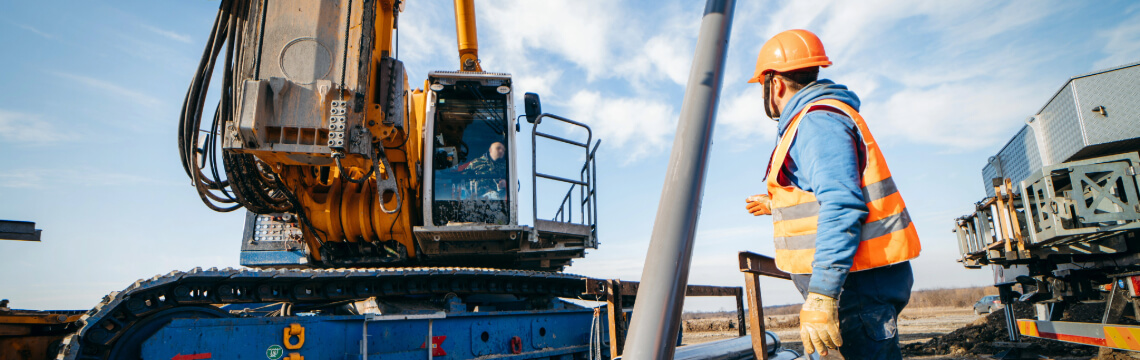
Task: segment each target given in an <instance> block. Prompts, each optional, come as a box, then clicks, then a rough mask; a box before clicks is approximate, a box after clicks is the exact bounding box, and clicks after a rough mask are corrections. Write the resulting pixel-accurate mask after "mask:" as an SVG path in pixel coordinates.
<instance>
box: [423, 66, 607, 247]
mask: <svg viewBox="0 0 1140 360" xmlns="http://www.w3.org/2000/svg"><path fill="white" fill-rule="evenodd" d="M427 81H428V90H429V91H428V92H427V98H426V99H425V111H424V116H425V117H424V122H423V123H424V133H423V136H424V138H423V146H424V155H425V156H424V157H423V158H424V164H423V182H424V184H425V185H426V186H424V195H423V204H422V209H423V213H422V214H423V215H422V216H423V226H416V227H415V228H414V229H413V233H414V234H415V237H416V245H417V249H416V251H417V252H418V253H419V254H420V255H423V258H421V261H424V262H425V263H428V264H435V263H438V264H448V265H450V266H455V265H467V266H502V265H501V264H513V265H511V267H512V268H522V269H535V270H559V269H562V268H563V267H565V266H566V265H569V264H570V261H571V260H572V259H576V258H581V257H582V256H584V255H585V250H586V249H587V248H596V247H597V241H596V232H595V231H596V227H595V221H594V220H595V218H594V217H593V215H592V214H594V213H596V209H594V206H595V205H596V202H594V201H593V199H594V193H595V192H594V191H593V184H594V181H593V177H592V176H590V174H592V171H593V169H594V166H593V153H592V152H588V153H587V154H586V161H585V163H584V164H583V166H582V167H581V168H582V169H583V170H584V171H585V169H589V171H587V172H585V173H582V174H577V175H579V176H577V178H578V179H577V180H567V179H563V178H561V177H550V176H547V175H544V174H539V176H546V177H547V178H554V179H559V180H566V181H570V182H571V183H569V184H561V185H556V186H557V187H555V188H556V189H561V190H557V191H560V193H566V191H569V193H566V194H568V195H567V196H570V195H569V194H570V193H574V194H579V193H581V194H586V195H585V196H584V197H580V198H576V199H575V201H569V200H567V201H564V202H563V204H561V205H560V207H559V208H558V211H557V212H558V213H559V214H563V216H562V217H561V218H560V219H551V220H540V219H538V218H537V217H536V218H535V219H534V221H535V224H536V226H535V227H531V226H526V225H519V215H518V210H519V206H518V198H519V196H518V195H519V181H518V179H519V176H518V173H519V171H518V167H519V164H518V162H517V161H516V157H515V154H516V149H517V148H518V146H517V142H516V141H515V133H516V132H517V131H519V127H518V124H517V123H516V121H518V118H517V117H516V116H515V111H514V99H513V94H512V90H513V89H512V87H511V85H512V83H511V77H510V75H509V74H500V73H487V72H456V71H437V72H432V73H430V74H428V80H427ZM532 97H533V101H535V102H536V103H535V104H533V105H534V106H528V117H535V116H538V115H537V112H538V111H537V110H535V111H529V110H530V109H537V96H531V95H528V97H527V99H531V98H532ZM528 101H529V100H528ZM529 112H535V114H530V113H529ZM546 115H548V116H551V117H552V118H554V119H562V118H560V117H557V116H553V115H549V114H546ZM579 125H580V126H585V125H584V124H579ZM535 126H536V127H535V128H534V129H537V126H538V124H537V123H536V124H535ZM556 129H557V128H556ZM585 133H587V134H588V133H589V130H588V127H586V131H585ZM535 134H538V135H540V136H548V135H547V134H543V133H538V132H536V131H534V132H533V134H532V136H531V138H532V149H533V140H534V139H535V136H534V135H535ZM551 138H552V139H560V141H564V142H569V143H573V144H580V145H582V146H585V145H584V144H590V143H591V141H590V139H589V138H588V137H587V138H586V139H584V141H582V140H580V141H571V140H569V139H567V138H562V137H551ZM593 145H594V149H595V150H596V145H597V144H596V143H595V144H593ZM532 157H533V154H532ZM533 165H534V164H533V163H532V167H533ZM532 173H536V174H538V173H537V172H534V171H533V169H532ZM535 181H536V180H535V179H532V181H531V184H532V185H533V184H535ZM567 186H568V187H567ZM536 188H537V187H536ZM532 191H533V189H532ZM535 198H537V197H535ZM567 199H568V198H567ZM574 204H576V206H573V205H574ZM533 206H534V209H536V212H537V208H538V203H537V202H535V203H534V204H533ZM571 212H575V213H579V214H589V216H579V217H578V218H577V219H567V218H565V217H566V216H565V215H568V214H569V213H571Z"/></svg>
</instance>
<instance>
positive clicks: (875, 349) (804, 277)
mask: <svg viewBox="0 0 1140 360" xmlns="http://www.w3.org/2000/svg"><path fill="white" fill-rule="evenodd" d="M792 281H793V282H795V284H796V289H799V291H800V293H801V294H803V296H804V298H807V294H808V284H809V283H810V281H811V275H810V274H793V275H792ZM912 285H914V274H913V273H912V272H911V268H910V262H909V261H906V262H901V263H898V264H894V265H891V266H884V267H880V268H874V269H870V270H864V271H859V272H853V273H850V274H847V281H846V282H844V283H843V290H842V291H840V293H839V333H840V336H842V337H843V346H840V347H839V353H841V354H843V357H844V358H845V359H847V360H861V359H902V352H901V351H900V350H899V334H898V315H899V312H901V311H902V309H903V308H904V307H906V304H907V302H909V301H910V288H911V286H912ZM803 341H808V340H807V339H803Z"/></svg>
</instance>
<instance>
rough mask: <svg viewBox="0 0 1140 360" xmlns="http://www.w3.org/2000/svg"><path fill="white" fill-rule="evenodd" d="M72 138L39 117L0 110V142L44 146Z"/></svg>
mask: <svg viewBox="0 0 1140 360" xmlns="http://www.w3.org/2000/svg"><path fill="white" fill-rule="evenodd" d="M74 137H75V135H74V134H72V133H70V132H66V131H63V130H60V129H59V128H57V127H56V126H54V125H52V123H50V122H47V121H45V120H44V119H43V117H42V116H40V115H37V114H28V113H19V112H12V111H6V110H0V141H3V142H9V143H23V144H44V143H54V142H58V141H64V140H69V139H72V138H74Z"/></svg>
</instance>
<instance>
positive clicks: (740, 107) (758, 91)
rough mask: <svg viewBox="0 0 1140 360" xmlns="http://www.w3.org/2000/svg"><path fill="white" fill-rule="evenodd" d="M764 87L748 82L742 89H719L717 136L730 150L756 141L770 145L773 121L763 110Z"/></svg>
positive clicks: (774, 132) (754, 144)
mask: <svg viewBox="0 0 1140 360" xmlns="http://www.w3.org/2000/svg"><path fill="white" fill-rule="evenodd" d="M763 96H764V87H763V86H747V87H744V88H743V90H742V91H736V92H733V93H729V92H722V93H721V100H720V108H719V110H718V111H717V115H716V124H717V130H716V138H717V139H718V140H724V141H722V142H721V144H726V145H727V146H728V147H729V149H730V150H733V151H739V150H744V149H748V148H751V147H753V146H756V145H758V144H759V145H760V146H762V147H769V146H772V144H774V142H775V141H776V140H775V139H776V122H775V121H772V120H771V119H769V118H768V116H767V115H766V114H765V113H764V101H763Z"/></svg>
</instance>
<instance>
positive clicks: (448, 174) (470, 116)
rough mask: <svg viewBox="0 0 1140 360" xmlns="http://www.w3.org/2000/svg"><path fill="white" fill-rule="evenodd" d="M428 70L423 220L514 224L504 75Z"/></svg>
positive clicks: (511, 152)
mask: <svg viewBox="0 0 1140 360" xmlns="http://www.w3.org/2000/svg"><path fill="white" fill-rule="evenodd" d="M433 75H435V76H433V77H432V78H430V79H429V81H430V82H431V84H432V85H431V87H432V92H431V95H430V97H429V99H428V100H429V101H430V102H431V105H429V107H430V109H429V111H428V115H427V116H428V118H427V119H426V120H427V121H426V122H427V123H429V125H427V129H426V130H427V133H429V134H431V138H430V139H425V140H427V141H425V145H427V144H428V143H430V145H429V146H430V149H431V152H430V154H431V156H427V157H425V158H426V159H425V160H426V161H427V163H428V164H430V166H425V167H426V168H427V169H431V171H430V175H428V174H425V176H428V179H430V183H431V184H432V186H431V189H430V191H431V192H430V194H431V196H430V197H425V198H424V200H425V204H424V209H425V214H424V215H425V218H426V219H430V221H425V224H428V225H432V226H454V225H466V224H490V225H508V224H510V225H515V224H518V220H517V219H518V217H517V215H516V214H515V213H516V212H517V210H518V206H517V203H516V195H517V191H518V189H517V185H518V184H517V182H515V181H511V180H510V179H515V178H517V175H516V169H515V168H516V167H517V164H516V162H515V161H514V158H515V156H514V148H515V146H514V145H515V144H514V143H515V137H514V132H512V131H510V130H511V129H512V128H513V121H514V112H513V111H512V108H511V103H512V102H511V97H510V90H511V88H510V78H509V77H508V76H506V75H500V76H495V74H489V75H490V76H486V77H482V76H481V77H478V78H473V79H472V78H458V77H445V76H439V75H440V74H433ZM465 76H466V77H469V76H471V75H465Z"/></svg>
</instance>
